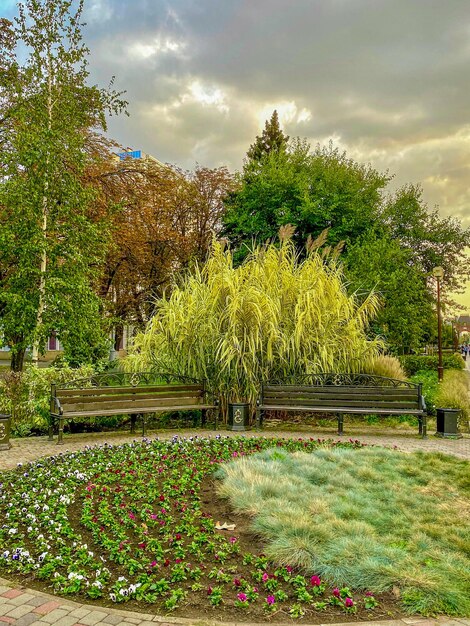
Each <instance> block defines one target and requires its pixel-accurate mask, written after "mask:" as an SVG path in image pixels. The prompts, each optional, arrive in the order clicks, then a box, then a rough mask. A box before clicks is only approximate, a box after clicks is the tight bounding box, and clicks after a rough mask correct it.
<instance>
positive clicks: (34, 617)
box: [15, 613, 40, 626]
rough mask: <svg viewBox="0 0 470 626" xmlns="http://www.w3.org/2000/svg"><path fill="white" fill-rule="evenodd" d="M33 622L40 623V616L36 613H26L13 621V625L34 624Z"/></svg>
mask: <svg viewBox="0 0 470 626" xmlns="http://www.w3.org/2000/svg"><path fill="white" fill-rule="evenodd" d="M34 624H40V616H39V615H38V614H37V613H26V615H23V617H20V619H17V620H16V622H15V626H34Z"/></svg>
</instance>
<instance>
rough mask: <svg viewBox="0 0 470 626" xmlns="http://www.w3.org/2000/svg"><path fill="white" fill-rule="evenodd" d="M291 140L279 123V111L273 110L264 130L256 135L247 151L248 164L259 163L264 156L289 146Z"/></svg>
mask: <svg viewBox="0 0 470 626" xmlns="http://www.w3.org/2000/svg"><path fill="white" fill-rule="evenodd" d="M288 141H289V137H288V135H285V134H284V133H283V131H282V129H281V127H280V125H279V116H278V114H277V111H273V114H272V115H271V118H270V119H269V120H266V123H265V125H264V130H263V132H262V133H261V136H260V135H257V136H256V139H255V141H254V143H252V144H251V146H250V149H249V150H248V152H247V153H246V156H247V162H246V166H248V167H249V165H250V164H257V163H259V162H260V161H261V159H262V158H263V156H265V155H266V154H270V153H271V152H274V151H276V152H279V151H280V150H284V149H285V148H286V147H287V142H288Z"/></svg>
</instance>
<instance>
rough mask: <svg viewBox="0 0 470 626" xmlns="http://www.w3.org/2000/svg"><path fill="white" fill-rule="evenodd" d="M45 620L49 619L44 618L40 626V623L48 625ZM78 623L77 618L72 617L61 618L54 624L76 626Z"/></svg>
mask: <svg viewBox="0 0 470 626" xmlns="http://www.w3.org/2000/svg"><path fill="white" fill-rule="evenodd" d="M45 619H47V616H46V617H43V618H42V619H41V621H40V622H38V624H39V623H40V624H42V626H45V625H46V622H45V621H44V620H45ZM76 623H77V620H76V619H75V617H72V616H70V615H66V616H64V617H60V618H59V619H58V620H57V621H56V622H54V624H57V626H74V624H76ZM15 626H16V624H15Z"/></svg>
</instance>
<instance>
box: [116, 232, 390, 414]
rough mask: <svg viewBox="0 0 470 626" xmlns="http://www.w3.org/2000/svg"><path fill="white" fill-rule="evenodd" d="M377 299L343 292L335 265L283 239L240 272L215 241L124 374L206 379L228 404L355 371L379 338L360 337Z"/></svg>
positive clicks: (161, 308) (165, 304)
mask: <svg viewBox="0 0 470 626" xmlns="http://www.w3.org/2000/svg"><path fill="white" fill-rule="evenodd" d="M378 307H379V300H378V297H377V296H376V294H374V293H371V294H370V295H369V296H368V297H367V298H365V299H361V302H359V301H358V300H357V299H356V297H355V295H348V293H347V289H346V286H345V283H344V280H343V274H342V270H341V266H340V265H339V263H338V262H337V260H335V258H330V259H329V260H328V259H325V258H323V256H322V255H320V254H319V252H318V251H317V250H315V249H314V248H312V247H311V248H310V251H308V252H307V255H306V257H305V258H303V259H301V258H300V257H299V256H298V254H297V253H296V251H295V247H294V245H293V243H292V241H291V240H290V239H288V238H286V239H284V240H283V241H281V244H280V246H275V245H268V246H266V247H263V248H261V247H259V248H255V249H254V250H253V252H252V253H251V255H250V256H249V257H248V258H247V259H246V260H245V261H244V263H243V264H242V265H240V266H238V267H234V265H233V256H232V253H231V252H230V251H229V250H225V249H224V247H223V245H222V244H221V243H219V242H217V241H214V243H213V245H212V253H211V255H210V257H209V259H208V261H207V262H206V264H205V265H204V266H203V267H198V268H196V270H195V271H194V273H193V274H191V275H189V276H187V277H186V278H185V279H184V280H183V281H182V283H181V284H180V285H176V286H175V287H174V289H173V291H172V293H171V295H170V296H169V298H167V299H163V300H160V301H159V302H158V303H157V306H156V310H155V315H154V317H153V318H152V320H151V321H150V323H149V325H148V326H147V329H146V331H145V332H144V333H142V334H140V335H138V336H137V338H136V339H135V343H134V347H133V350H132V354H131V355H130V357H129V358H128V360H127V362H126V364H125V367H126V369H128V370H134V371H139V370H140V371H142V370H148V369H154V370H157V371H172V372H177V373H179V374H184V375H187V376H191V377H194V378H205V379H206V380H208V381H209V382H210V384H211V385H212V387H213V388H214V390H217V391H218V392H219V393H220V394H221V396H222V406H224V404H226V403H227V402H230V401H241V400H242V401H250V402H254V401H255V399H256V397H257V394H258V392H259V385H260V383H261V382H262V381H267V380H269V379H274V378H281V379H284V380H285V379H292V380H295V379H296V378H297V377H299V376H301V375H304V374H310V373H318V372H333V371H334V372H342V373H348V372H361V371H363V369H364V365H365V364H366V363H367V362H369V361H370V360H371V359H373V358H374V357H375V356H377V354H378V352H379V350H380V348H381V342H380V341H379V340H370V339H368V338H367V336H366V330H367V327H368V323H369V320H370V319H371V318H372V317H373V316H374V315H375V313H376V312H377V310H378Z"/></svg>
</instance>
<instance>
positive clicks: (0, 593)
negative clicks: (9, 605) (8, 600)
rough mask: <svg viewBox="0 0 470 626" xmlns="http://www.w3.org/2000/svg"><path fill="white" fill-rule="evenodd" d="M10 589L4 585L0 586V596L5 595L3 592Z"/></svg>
mask: <svg viewBox="0 0 470 626" xmlns="http://www.w3.org/2000/svg"><path fill="white" fill-rule="evenodd" d="M9 589H10V587H7V586H6V585H0V596H1V595H2V594H3V593H5V591H8V590H9Z"/></svg>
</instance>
